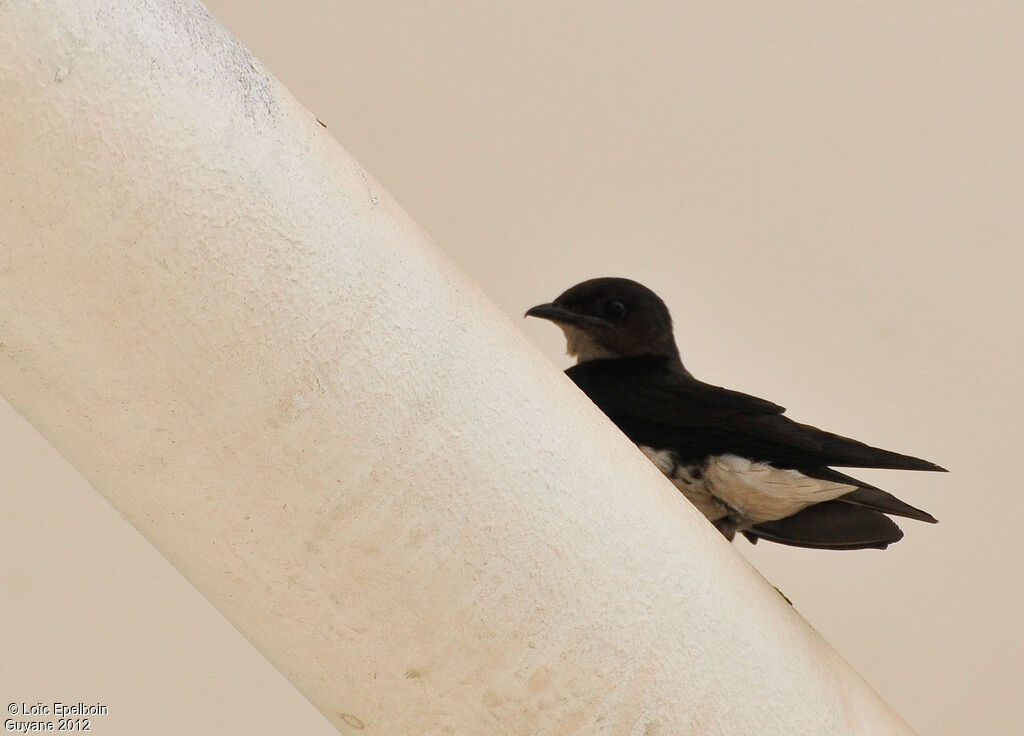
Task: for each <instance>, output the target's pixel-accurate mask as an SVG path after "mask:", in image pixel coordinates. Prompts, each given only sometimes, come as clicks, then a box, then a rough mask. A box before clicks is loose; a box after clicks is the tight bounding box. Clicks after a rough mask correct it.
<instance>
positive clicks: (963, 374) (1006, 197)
mask: <svg viewBox="0 0 1024 736" xmlns="http://www.w3.org/2000/svg"><path fill="white" fill-rule="evenodd" d="M208 6H209V7H210V8H211V10H212V11H213V12H214V13H215V14H216V15H217V16H218V17H219V18H221V20H222V21H223V22H224V23H225V24H226V25H227V26H228V27H229V28H230V29H231V30H232V31H233V32H234V33H235V34H236V35H238V36H239V38H240V39H241V40H242V41H243V43H245V44H246V45H247V46H248V47H249V48H250V50H252V51H253V53H254V54H255V55H256V56H257V57H258V58H259V59H261V60H262V61H263V62H264V64H266V65H267V67H269V69H270V70H271V72H273V73H274V74H275V75H276V76H278V78H280V79H281V80H282V82H283V83H284V84H285V85H286V86H287V87H288V88H289V89H290V90H291V91H292V93H293V94H294V95H295V96H296V97H297V98H298V99H299V100H300V101H301V102H302V103H303V104H304V105H305V106H306V107H308V108H309V109H310V110H311V111H313V112H314V113H315V114H316V115H317V116H318V117H319V119H320V120H321V121H323V122H324V123H325V124H326V125H327V127H328V130H329V131H330V132H331V133H332V134H333V135H334V136H335V137H336V138H337V139H338V140H339V141H340V142H341V144H342V145H343V146H345V147H346V148H347V149H348V150H349V152H351V153H352V154H353V155H354V156H355V157H356V158H357V159H358V160H359V161H360V163H361V164H362V165H363V166H364V167H365V168H366V170H367V171H369V172H370V173H371V174H372V175H373V176H374V177H375V178H376V179H377V180H378V181H379V182H380V183H381V184H382V185H383V186H384V188H385V189H387V190H388V191H389V192H390V193H391V194H392V195H393V196H394V197H395V198H396V199H397V200H398V201H399V202H400V203H401V204H402V205H403V206H404V207H405V208H406V209H407V210H408V211H409V213H410V214H411V215H412V216H413V218H414V219H416V220H417V221H418V222H419V223H420V224H421V225H422V226H423V227H424V228H425V229H426V230H427V231H428V232H429V233H430V234H431V235H432V237H433V238H434V240H435V241H436V243H437V246H438V247H439V248H440V249H441V250H443V251H445V252H446V253H448V254H449V255H450V257H451V258H452V259H453V260H454V261H455V262H456V263H457V264H458V265H459V267H460V268H462V269H463V270H464V271H465V272H466V273H468V274H469V276H470V277H471V278H472V279H473V280H474V281H476V283H477V284H479V285H480V287H481V288H482V289H483V290H484V292H486V293H487V294H488V295H489V296H490V297H491V298H492V299H493V301H494V302H495V303H497V304H498V305H499V306H500V307H501V308H502V309H503V310H504V311H505V312H506V313H507V314H508V315H509V317H510V318H511V319H513V320H517V321H521V315H522V313H523V311H524V310H525V309H526V308H527V307H529V306H531V305H533V304H535V303H538V302H542V301H548V300H550V299H551V298H553V297H554V296H556V295H557V294H558V293H559V292H561V291H562V290H563V289H565V288H566V287H568V286H570V285H572V284H573V283H575V282H577V281H580V280H583V279H585V278H590V277H593V276H603V275H622V276H629V277H632V278H635V279H637V280H640V281H642V282H644V283H646V284H648V285H649V286H651V287H652V288H654V289H655V290H656V291H657V292H658V293H659V294H661V295H662V297H663V298H664V299H665V301H666V302H667V303H668V304H669V306H670V308H671V309H672V310H673V315H674V317H675V320H676V334H677V340H678V342H679V345H680V348H681V349H682V352H683V357H684V360H685V362H686V364H687V366H688V367H689V368H690V369H691V370H692V371H693V372H694V373H695V374H696V375H697V376H698V377H700V378H702V379H704V380H706V381H709V382H712V383H717V384H723V385H727V386H729V387H732V388H737V389H740V390H743V391H747V392H750V393H754V394H757V395H761V396H764V397H766V398H769V399H771V400H773V401H776V402H777V403H781V404H783V405H784V406H787V407H788V408H789V412H790V415H791V416H793V417H794V418H796V419H798V420H800V421H805V422H808V423H811V424H815V425H817V426H821V427H823V428H826V429H831V430H834V431H838V432H840V433H842V434H847V435H850V436H853V437H857V438H859V439H862V440H865V441H868V442H871V443H872V444H878V445H881V446H884V447H888V448H892V449H895V450H899V451H903V452H909V453H912V454H916V455H920V456H922V457H926V458H928V459H930V460H933V461H935V462H937V463H939V464H941V465H944V466H946V467H948V468H949V469H950V470H951V471H952V472H951V473H950V474H948V475H934V474H909V473H896V472H884V471H876V472H868V473H861V474H860V476H861V477H863V478H864V479H865V480H869V481H871V482H873V483H875V484H879V485H882V486H883V487H885V488H888V489H889V490H891V491H893V492H895V493H896V494H897V495H899V496H900V497H902V498H904V499H906V500H907V501H909V502H911V503H913V504H914V505H916V506H919V507H922V508H924V509H927V510H928V511H930V512H932V513H933V514H934V515H935V516H936V517H938V518H939V519H940V522H941V523H940V524H939V525H937V526H928V525H925V524H919V523H915V522H912V521H908V522H906V523H905V524H903V527H904V530H905V532H906V538H905V539H904V540H903V541H902V542H900V543H899V544H897V545H895V546H894V547H892V548H891V549H889V550H887V551H886V552H884V553H882V552H877V551H863V552H854V553H833V552H822V551H812V550H800V549H792V548H785V547H780V546H776V545H771V544H767V543H762V544H759V545H757V546H756V547H752V546H751V545H749V544H747V543H746V542H745V541H739V542H737V543H736V549H737V550H738V552H739V553H741V554H743V555H745V556H746V557H747V558H748V559H750V560H751V561H752V563H753V564H754V565H755V566H756V567H757V568H758V569H759V570H760V571H761V572H762V573H763V574H764V575H765V577H767V578H768V579H769V580H770V581H771V582H772V583H773V584H774V585H776V586H778V587H779V588H780V589H781V590H783V591H784V592H785V593H786V594H787V595H788V596H789V597H790V598H791V599H792V600H793V603H794V605H795V606H796V608H797V609H798V610H799V611H800V613H801V614H803V615H804V616H805V617H806V618H807V619H808V620H809V621H810V622H811V623H812V624H813V625H814V626H815V627H816V628H817V629H818V630H819V631H820V632H821V633H822V634H823V635H824V636H825V638H826V639H828V640H829V641H830V642H831V643H832V645H833V646H834V647H836V649H838V651H839V652H840V653H841V654H842V655H843V656H844V657H846V658H847V659H848V660H849V661H850V662H851V663H852V664H853V665H854V667H856V668H857V669H858V670H859V671H860V672H861V673H862V674H863V675H864V676H865V677H866V678H867V679H868V681H869V682H871V683H872V684H873V685H874V686H875V687H876V689H877V690H878V691H879V692H880V693H881V694H882V696H883V697H884V698H885V699H886V700H888V701H889V702H890V703H891V704H892V705H893V706H894V707H895V708H896V709H897V710H898V711H899V712H900V713H901V714H902V715H903V716H904V717H905V718H906V719H907V720H908V721H909V722H910V723H911V724H912V725H913V726H915V727H916V728H917V729H918V730H919V731H920V732H921V733H923V734H933V735H935V736H953V735H954V734H956V735H959V734H965V733H969V734H1008V733H1013V732H1016V729H1019V726H1020V723H1021V721H1022V720H1024V700H1022V698H1021V697H1020V694H1021V692H1022V690H1024V665H1022V661H1024V656H1022V655H1024V639H1022V634H1021V630H1022V626H1021V617H1020V613H1019V611H1020V606H1021V604H1022V602H1024V583H1022V576H1021V572H1020V569H1021V563H1022V561H1024V555H1022V552H1024V529H1022V526H1021V523H1020V521H1019V517H1017V516H1016V513H1015V503H1014V502H1015V501H1016V498H1017V496H1018V494H1019V492H1018V488H1017V485H1018V484H1017V482H1016V479H1015V471H1016V469H1017V467H1019V466H1020V464H1021V461H1022V457H1021V455H1022V452H1021V448H1022V440H1024V421H1022V419H1021V417H1024V392H1022V391H1021V389H1020V379H1021V377H1022V375H1024V373H1022V369H1021V365H1022V363H1024V340H1022V330H1021V316H1022V307H1024V297H1022V293H1024V288H1022V287H1024V278H1022V275H1024V133H1022V131H1024V125H1022V119H1021V118H1022V112H1021V111H1022V110H1024V55H1022V52H1021V48H1024V32H1022V29H1024V9H1022V6H1021V5H1020V4H1019V3H1009V2H1006V3H996V2H982V3H971V4H968V3H927V4H922V3H904V2H898V3H885V4H874V3H872V4H864V3H859V4H858V3H855V4H836V3H812V2H804V3H786V4H781V5H777V4H762V3H746V2H743V3H730V4H723V3H686V4H683V3H677V2H660V3H657V2H643V3H637V2H628V3H627V2H618V1H616V2H600V3H595V2H581V1H577V2H564V3H548V2H536V1H534V0H525V1H524V0H518V1H517V2H502V3H466V2H455V1H454V0H444V1H441V0H439V1H437V2H428V3H424V2H407V1H399V0H389V1H388V2H384V3H356V2H342V1H339V0H297V1H295V2H288V3H284V2H280V1H278V2H274V1H272V0H246V1H245V2H241V1H240V0H213V1H212V2H209V3H208ZM521 324H522V329H523V330H524V331H526V333H527V334H528V335H529V336H530V337H531V338H532V339H534V340H535V342H536V343H538V344H539V345H540V346H541V348H542V349H543V350H544V351H545V352H547V353H548V354H549V355H550V356H551V359H552V361H553V362H555V363H556V364H558V365H559V366H562V367H564V366H567V365H568V364H569V361H568V359H567V358H566V357H565V356H564V354H563V353H564V342H563V340H562V337H561V334H560V333H559V332H558V330H556V329H555V328H553V327H552V326H551V325H548V324H544V323H541V322H539V321H521ZM0 467H3V468H4V471H3V473H2V474H0V487H2V497H3V499H4V505H5V510H4V515H3V521H0V531H2V533H0V601H2V607H0V646H2V650H3V652H4V654H3V660H4V662H5V665H4V666H2V667H0V696H2V697H5V698H7V699H8V700H14V701H19V702H20V701H27V702H31V701H34V700H36V699H40V700H48V699H50V700H52V699H64V700H66V701H70V700H79V699H81V700H83V701H86V702H97V701H99V702H104V703H107V704H108V705H109V707H110V714H109V715H108V716H105V717H104V720H102V721H100V722H98V723H97V724H96V728H95V731H96V732H97V733H100V734H107V735H114V734H129V733H132V734H135V733H147V734H181V733H189V734H194V735H199V734H211V735H212V734H224V733H247V734H268V735H269V734H279V733H304V734H308V735H310V736H316V735H320V734H323V735H324V736H326V735H327V734H330V733H334V731H333V729H332V728H331V727H330V726H329V725H328V724H327V722H326V721H325V720H323V718H322V717H320V716H319V714H317V713H316V712H315V711H313V709H312V708H311V707H310V706H309V705H308V704H307V703H306V702H305V701H304V700H303V699H302V697H301V696H300V695H298V693H297V692H296V691H294V689H292V688H291V686H290V685H289V684H288V683H287V682H286V681H285V680H284V679H283V678H282V677H281V676H280V675H279V674H278V673H277V672H276V671H274V670H273V668H272V667H271V666H270V665H269V664H267V663H266V662H265V661H264V660H263V659H262V657H261V656H260V655H258V654H257V653H256V652H255V651H253V650H252V649H251V648H250V647H249V646H248V644H247V643H246V642H245V641H244V640H242V639H241V637H240V636H239V635H238V634H237V632H235V631H234V630H233V629H232V628H231V627H230V625H228V624H227V623H226V622H225V621H224V620H223V619H222V618H221V617H220V616H219V614H218V613H217V612H216V611H215V610H213V608H212V607H211V606H210V605H209V604H208V603H206V602H205V601H204V600H203V599H202V598H201V597H200V596H199V595H198V594H197V593H196V592H195V591H194V590H193V589H192V588H191V587H190V586H189V585H188V584H187V583H185V582H184V581H183V580H182V579H181V578H180V577H179V576H178V575H177V573H176V572H175V571H174V570H173V569H172V568H170V566H169V565H167V563H166V562H164V561H163V559H162V558H161V557H160V556H159V555H158V554H157V553H156V552H155V551H154V550H153V549H152V548H151V547H150V546H149V545H148V544H147V543H146V542H145V541H144V540H142V538H141V537H140V536H139V535H138V534H137V533H135V532H134V531H133V530H132V529H131V528H130V527H128V526H127V525H126V524H125V522H123V521H122V520H121V519H120V517H118V516H117V514H116V513H115V512H114V511H113V510H111V508H110V507H109V506H108V505H107V504H106V502H105V501H103V500H102V499H101V497H100V496H99V495H98V494H96V493H95V492H93V491H92V490H91V489H90V488H89V487H88V486H87V485H86V484H85V482H84V481H83V480H82V479H81V478H80V477H79V476H78V475H77V473H75V472H74V471H73V470H72V469H71V468H70V467H69V466H68V465H67V464H66V463H65V461H63V460H62V459H61V458H60V457H59V456H58V455H57V454H56V452H55V451H53V450H52V449H51V448H50V447H49V446H48V445H47V444H46V443H45V441H43V440H42V439H41V438H40V437H39V436H38V435H37V434H36V433H35V432H34V430H32V429H31V428H30V427H28V425H27V424H25V423H24V422H23V420H21V419H20V417H18V416H17V415H16V414H15V413H14V412H13V411H12V410H11V409H10V408H9V407H7V406H6V405H3V406H0ZM5 702H6V701H5ZM140 729H141V730H140Z"/></svg>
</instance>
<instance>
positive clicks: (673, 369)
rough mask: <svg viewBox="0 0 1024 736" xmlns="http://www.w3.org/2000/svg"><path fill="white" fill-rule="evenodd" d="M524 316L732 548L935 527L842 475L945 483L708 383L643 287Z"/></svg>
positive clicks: (873, 540)
mask: <svg viewBox="0 0 1024 736" xmlns="http://www.w3.org/2000/svg"><path fill="white" fill-rule="evenodd" d="M524 316H527V317H538V318H541V319H545V320H549V321H551V322H553V323H554V324H555V325H557V326H558V327H560V328H561V329H562V331H563V332H564V333H565V338H566V348H567V353H568V354H569V355H570V356H573V357H575V358H576V364H575V365H573V366H572V367H570V368H569V369H567V370H566V371H565V372H566V374H567V375H568V377H569V378H570V379H572V381H573V382H574V383H575V384H576V385H577V386H578V387H579V388H580V389H582V391H583V392H584V393H585V394H586V395H587V396H588V397H589V398H590V399H591V401H593V402H594V403H595V404H596V405H597V406H598V408H600V409H601V410H602V411H603V412H604V413H605V414H606V415H607V416H608V417H609V418H610V419H611V421H612V422H613V423H614V424H615V425H616V426H617V427H618V428H619V429H620V430H621V431H622V432H623V433H624V434H625V435H626V436H627V437H628V438H629V439H630V440H632V441H633V442H634V443H635V444H636V445H637V446H638V447H639V448H640V450H641V451H642V452H643V453H644V454H645V455H646V456H647V458H648V459H649V460H650V461H651V462H652V463H654V465H656V466H657V468H658V469H659V470H660V471H661V472H662V473H663V474H664V475H666V476H667V477H668V478H669V480H671V481H672V483H673V484H674V485H675V486H676V487H677V488H678V489H679V490H680V491H681V492H682V494H683V495H684V496H685V497H686V498H687V499H689V501H690V502H692V503H693V505H694V506H696V507H697V509H698V510H699V511H701V512H702V513H703V514H704V516H705V517H707V518H708V520H709V521H711V523H712V524H714V525H715V526H716V527H717V528H718V530H719V531H720V532H721V533H722V534H723V535H724V536H725V538H726V539H728V540H729V541H732V540H733V539H734V537H735V535H736V533H737V532H739V533H741V534H742V535H743V536H745V537H746V538H747V539H748V540H749V541H750V542H751V543H754V544H756V543H757V541H758V540H759V539H764V540H768V541H771V542H777V543H779V544H784V545H790V546H795V547H806V548H812V549H835V550H844V549H845V550H853V549H885V548H886V547H887V546H888V545H890V544H892V543H894V542H897V541H899V540H900V539H902V537H903V531H902V530H901V529H900V527H899V526H898V525H897V524H896V523H895V522H894V521H893V520H892V519H890V518H889V517H890V516H898V517H904V518H908V519H915V520H917V521H923V522H928V523H932V524H934V523H936V519H935V517H933V516H932V515H931V514H929V513H928V512H926V511H922V510H921V509H917V508H915V507H913V506H911V505H910V504H908V503H905V502H903V501H901V500H900V499H898V498H896V497H895V496H894V495H892V494H890V493H888V492H886V491H884V490H882V489H880V488H877V487H875V486H873V485H870V484H868V483H865V482H863V481H860V480H857V479H855V478H852V477H851V476H849V475H846V474H844V473H842V472H840V471H838V470H836V469H835V468H889V469H899V470H923V471H937V472H946V471H945V468H941V467H939V466H938V465H936V464H934V463H931V462H928V461H927V460H921V459H920V458H916V457H912V456H910V455H903V454H900V453H897V452H891V451H889V450H883V449H880V448H878V447H872V446H870V445H867V444H864V443H862V442H858V441H857V440H853V439H849V438H847V437H843V436H840V435H838V434H833V433H831V432H826V431H824V430H821V429H818V428H817V427H812V426H810V425H808V424H801V423H799V422H796V421H794V420H792V419H790V418H789V417H788V416H786V415H785V411H786V410H785V409H784V408H783V407H781V406H779V405H778V404H775V403H773V402H771V401H767V400H765V399H760V398H757V397H756V396H751V395H749V394H745V393H740V392H738V391H733V390H730V389H727V388H722V387H720V386H715V385H712V384H708V383H704V382H703V381H699V380H697V379H696V378H694V376H693V375H692V374H691V373H690V372H689V371H688V370H687V369H686V368H685V367H684V366H683V362H682V359H681V357H680V353H679V349H678V347H677V346H676V341H675V337H674V335H673V327H672V317H671V315H670V314H669V310H668V307H666V306H665V303H664V302H663V301H662V300H661V298H660V297H658V295H657V294H655V293H654V292H653V291H651V290H650V289H648V288H647V287H646V286H644V285H643V284H640V283H638V282H636V281H632V280H630V279H625V278H611V277H606V278H596V279H590V280H588V281H583V282H582V283H579V284H576V285H575V286H573V287H571V288H569V289H568V290H566V291H565V292H563V293H562V294H561V295H560V296H558V297H557V298H556V299H555V300H554V301H552V302H548V303H545V304H538V305H537V306H535V307H531V308H530V309H529V310H527V312H526V314H525V315H524Z"/></svg>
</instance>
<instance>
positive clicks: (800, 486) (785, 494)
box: [639, 445, 856, 528]
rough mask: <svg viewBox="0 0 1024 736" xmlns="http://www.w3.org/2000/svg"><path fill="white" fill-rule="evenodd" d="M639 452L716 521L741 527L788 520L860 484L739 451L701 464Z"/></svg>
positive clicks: (655, 452) (664, 453)
mask: <svg viewBox="0 0 1024 736" xmlns="http://www.w3.org/2000/svg"><path fill="white" fill-rule="evenodd" d="M639 447H640V450H641V451H642V452H643V453H644V455H646V456H647V457H648V459H650V461H651V462H652V463H654V464H655V466H657V468H658V469H659V470H660V471H661V472H662V473H664V474H665V475H666V476H668V478H669V480H671V481H672V483H673V484H674V485H675V486H676V488H678V489H679V490H680V491H681V492H682V493H683V495H684V496H686V498H688V499H689V500H690V502H691V503H693V505H694V506H696V507H697V508H698V509H699V510H700V511H701V513H703V514H704V515H705V516H706V517H707V518H708V519H710V520H711V521H716V520H718V519H722V518H724V517H726V516H730V517H732V518H733V519H734V520H735V521H736V522H737V523H739V524H740V528H743V527H749V526H752V525H754V524H760V523H761V522H764V521H772V520H774V519H783V518H785V517H787V516H792V515H793V514H795V513H796V512H798V511H800V510H801V509H804V508H806V507H808V506H810V505H812V504H816V503H821V502H822V501H831V500H832V499H835V498H838V497H839V496H843V495H845V494H847V493H850V492H851V491H853V490H855V488H856V486H850V485H845V484H843V483H835V482H833V481H826V480H820V479H818V478H811V477H809V476H806V475H804V474H803V473H801V472H800V471H798V470H785V469H780V468H775V467H773V466H771V465H769V464H768V463H759V462H754V461H751V460H748V459H747V458H743V457H740V456H738V455H732V454H724V455H714V456H711V457H709V458H707V460H706V461H705V462H704V463H703V465H702V466H691V465H687V464H685V463H681V462H679V458H678V456H677V455H676V453H674V452H672V451H671V450H656V449H654V448H652V447H647V446H644V445H640V446H639Z"/></svg>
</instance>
